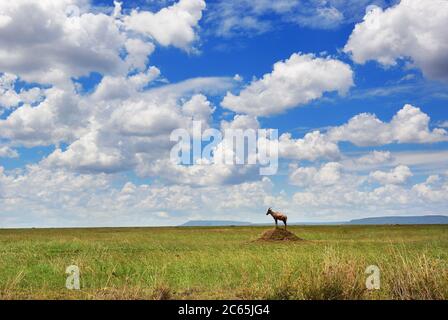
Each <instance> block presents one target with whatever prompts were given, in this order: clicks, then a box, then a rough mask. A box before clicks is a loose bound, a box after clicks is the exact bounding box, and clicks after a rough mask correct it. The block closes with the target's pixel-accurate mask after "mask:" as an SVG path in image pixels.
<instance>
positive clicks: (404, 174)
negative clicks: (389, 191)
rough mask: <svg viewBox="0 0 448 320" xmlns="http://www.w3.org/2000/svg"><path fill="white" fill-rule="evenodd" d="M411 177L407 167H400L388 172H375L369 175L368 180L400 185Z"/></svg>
mask: <svg viewBox="0 0 448 320" xmlns="http://www.w3.org/2000/svg"><path fill="white" fill-rule="evenodd" d="M410 177H412V172H411V170H410V169H409V167H407V166H403V165H400V166H398V167H395V168H394V169H392V170H390V171H389V172H384V171H379V170H378V171H375V172H372V173H371V174H370V178H372V179H373V180H375V181H378V182H379V183H381V184H400V183H404V182H406V180H407V179H409V178H410Z"/></svg>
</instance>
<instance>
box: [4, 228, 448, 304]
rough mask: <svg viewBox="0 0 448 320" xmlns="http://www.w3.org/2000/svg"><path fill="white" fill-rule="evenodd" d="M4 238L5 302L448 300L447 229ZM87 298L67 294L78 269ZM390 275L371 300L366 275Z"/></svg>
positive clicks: (123, 231) (147, 231) (155, 231)
mask: <svg viewBox="0 0 448 320" xmlns="http://www.w3.org/2000/svg"><path fill="white" fill-rule="evenodd" d="M267 229H269V227H210V228H204V227H201V228H195V227H189V228H98V229H27V230H25V229H21V230H12V229H11V230H0V298H1V299H447V298H448V268H447V267H448V226H443V225H440V226H436V225H434V226H430V225H425V226H424V225H421V226H305V227H304V226H294V227H290V228H289V229H290V230H291V231H292V232H294V233H295V234H297V235H298V236H299V237H301V238H303V239H305V241H298V242H281V243H274V242H262V241H255V240H256V239H257V238H258V237H259V235H260V234H261V233H262V232H263V231H265V230H267ZM73 264H74V265H77V266H79V268H80V271H81V290H79V291H76V290H68V289H66V288H65V281H66V277H67V275H66V274H65V269H66V267H67V266H69V265H73ZM369 265H377V266H378V267H379V268H380V270H381V278H380V279H381V289H380V290H375V291H368V290H366V288H365V281H366V277H367V276H368V275H366V274H365V269H366V267H367V266H369Z"/></svg>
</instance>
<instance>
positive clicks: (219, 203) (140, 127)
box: [0, 0, 448, 227]
mask: <svg viewBox="0 0 448 320" xmlns="http://www.w3.org/2000/svg"><path fill="white" fill-rule="evenodd" d="M447 19H448V3H447V2H446V1H443V0H430V1H425V2H422V1H418V0H402V1H401V2H400V1H375V0H373V1H370V0H363V1H351V0H347V1H337V0H327V1H317V0H316V1H314V0H309V1H296V0H279V1H276V2H271V1H265V0H253V1H218V0H216V1H203V0H180V1H124V3H122V4H120V3H118V2H115V3H114V2H113V1H106V0H102V1H88V0H61V1H56V0H44V1H41V2H39V3H37V2H35V1H32V0H20V1H17V2H16V3H15V4H11V3H6V2H5V3H2V4H0V58H1V59H0V60H1V61H0V208H2V209H0V227H33V226H37V227H40V226H128V225H177V224H180V223H183V222H185V221H186V220H191V219H219V220H226V219H228V220H242V221H252V222H265V221H267V220H266V219H267V218H266V217H265V216H264V215H263V213H264V211H265V210H266V208H267V207H273V208H275V209H278V210H281V211H284V212H285V213H287V214H288V215H289V216H290V220H291V221H340V220H345V219H352V218H359V217H367V216H372V215H375V216H379V215H380V216H382V215H416V214H447V204H448V197H447V194H448V192H447V191H448V158H447V157H448V133H447V131H446V130H448V116H447V112H446V107H447V103H448V63H447V60H446V57H447V56H448V55H447V54H448V45H447V43H448V32H447V31H446V28H445V22H446V21H447ZM30 26H31V27H30ZM274 65H275V66H274ZM236 75H238V76H236ZM193 120H199V121H202V123H203V125H204V126H205V127H207V126H208V127H211V128H216V129H218V130H222V131H223V130H224V128H225V127H235V128H244V129H258V128H275V129H278V131H279V135H280V142H279V150H280V153H279V161H280V162H279V163H280V167H279V171H278V173H277V174H276V175H272V176H260V175H259V174H257V172H258V171H257V170H254V168H253V167H251V166H249V165H247V166H236V165H235V166H220V165H193V166H181V165H177V166H176V165H173V164H172V163H170V162H169V151H170V149H171V147H172V146H173V143H172V142H170V139H169V135H170V132H172V131H173V130H175V129H178V128H185V129H187V130H188V128H189V127H190V125H191V121H193Z"/></svg>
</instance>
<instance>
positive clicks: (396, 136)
mask: <svg viewBox="0 0 448 320" xmlns="http://www.w3.org/2000/svg"><path fill="white" fill-rule="evenodd" d="M429 120H430V118H429V116H428V115H427V114H425V113H423V112H422V111H421V110H420V109H419V108H417V107H414V106H412V105H409V104H406V105H405V106H404V107H403V108H402V109H401V110H399V111H398V112H397V114H396V115H395V116H394V117H393V118H392V120H391V121H390V122H389V123H386V122H383V121H381V120H380V119H378V118H377V117H376V116H375V115H373V114H368V113H362V114H359V115H357V116H355V117H353V118H351V119H350V120H349V121H348V123H347V124H344V125H342V126H339V127H333V128H331V129H330V130H329V131H328V133H327V135H328V137H329V139H330V140H332V141H350V142H352V143H353V144H355V145H357V146H376V145H384V144H389V143H393V142H397V143H433V142H440V141H448V134H447V132H446V130H444V129H440V128H435V129H433V130H430V129H429Z"/></svg>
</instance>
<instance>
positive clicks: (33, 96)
mask: <svg viewBox="0 0 448 320" xmlns="http://www.w3.org/2000/svg"><path fill="white" fill-rule="evenodd" d="M17 80H18V77H17V76H16V75H13V74H10V73H4V74H2V75H0V114H1V111H2V108H3V109H10V108H13V107H17V106H18V105H19V104H21V103H27V104H32V103H35V102H37V101H39V100H41V99H42V92H41V89H40V88H37V87H34V88H31V89H28V90H25V89H21V90H20V91H19V92H17V91H16V89H15V88H14V86H15V84H16V82H17Z"/></svg>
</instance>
